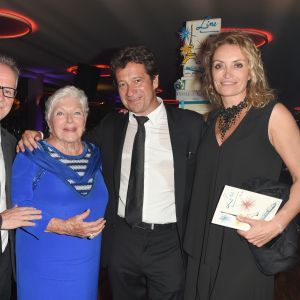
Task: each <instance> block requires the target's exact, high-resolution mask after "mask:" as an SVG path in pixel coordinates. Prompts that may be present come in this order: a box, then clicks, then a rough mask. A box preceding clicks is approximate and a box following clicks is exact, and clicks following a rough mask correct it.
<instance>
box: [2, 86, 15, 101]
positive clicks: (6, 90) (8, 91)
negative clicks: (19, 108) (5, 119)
mask: <svg viewBox="0 0 300 300" xmlns="http://www.w3.org/2000/svg"><path fill="white" fill-rule="evenodd" d="M0 89H1V90H2V94H3V96H4V97H7V98H15V97H16V95H17V90H16V89H13V88H10V87H6V86H0Z"/></svg>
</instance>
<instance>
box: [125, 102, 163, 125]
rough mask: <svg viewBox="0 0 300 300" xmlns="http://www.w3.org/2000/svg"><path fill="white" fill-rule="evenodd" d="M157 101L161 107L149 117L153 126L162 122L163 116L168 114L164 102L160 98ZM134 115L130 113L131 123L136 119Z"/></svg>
mask: <svg viewBox="0 0 300 300" xmlns="http://www.w3.org/2000/svg"><path fill="white" fill-rule="evenodd" d="M156 99H157V101H158V102H159V105H158V106H157V107H156V108H155V109H154V110H153V111H152V112H151V113H150V114H148V115H147V117H148V118H149V121H150V122H151V123H153V124H155V123H156V122H157V121H158V120H160V119H161V116H162V115H164V114H166V108H165V105H164V102H163V100H162V99H161V98H160V97H156ZM133 115H134V113H133V112H131V111H130V112H129V121H131V120H132V119H133V118H134V117H133Z"/></svg>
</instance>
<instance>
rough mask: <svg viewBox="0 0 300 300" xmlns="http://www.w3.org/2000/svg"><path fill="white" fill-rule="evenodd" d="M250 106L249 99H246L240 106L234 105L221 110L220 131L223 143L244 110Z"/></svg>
mask: <svg viewBox="0 0 300 300" xmlns="http://www.w3.org/2000/svg"><path fill="white" fill-rule="evenodd" d="M247 106H248V101H247V98H245V99H244V100H243V101H242V102H240V103H239V104H238V105H233V106H231V107H228V108H225V107H223V108H221V109H220V113H219V122H218V129H219V131H220V134H221V141H222V142H223V140H224V136H225V134H226V132H227V131H228V130H229V129H230V128H231V127H232V125H233V124H234V123H235V121H236V118H237V117H238V116H239V115H240V114H241V112H242V110H243V109H244V108H245V107H247Z"/></svg>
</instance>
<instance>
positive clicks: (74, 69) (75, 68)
mask: <svg viewBox="0 0 300 300" xmlns="http://www.w3.org/2000/svg"><path fill="white" fill-rule="evenodd" d="M93 66H94V67H96V68H98V69H100V70H103V71H104V72H103V73H100V75H99V77H110V76H111V74H110V73H109V70H110V66H109V65H104V64H96V65H93ZM105 71H107V72H105ZM67 72H69V73H72V74H74V75H77V72H78V66H71V67H69V68H68V69H67Z"/></svg>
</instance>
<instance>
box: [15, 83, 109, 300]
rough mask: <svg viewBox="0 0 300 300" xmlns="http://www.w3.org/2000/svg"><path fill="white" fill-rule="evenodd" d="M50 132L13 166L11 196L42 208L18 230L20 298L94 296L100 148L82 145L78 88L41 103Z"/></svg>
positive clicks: (86, 299) (100, 223) (83, 103)
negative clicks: (31, 221) (29, 224)
mask: <svg viewBox="0 0 300 300" xmlns="http://www.w3.org/2000/svg"><path fill="white" fill-rule="evenodd" d="M45 114H46V121H47V123H48V126H49V130H50V136H49V138H48V139H46V140H44V141H41V142H39V143H38V148H37V149H35V150H34V151H33V152H30V151H29V150H26V151H25V152H24V153H19V154H18V155H17V158H16V160H15V162H14V165H13V179H12V180H13V181H12V182H13V191H12V195H13V202H14V204H16V205H18V206H33V207H36V208H38V209H40V210H42V212H43V213H42V216H43V217H42V219H41V220H38V221H36V222H35V226H34V227H23V228H21V229H19V230H18V231H17V236H16V256H17V288H18V299H19V300H29V299H30V300H41V299H44V300H46V299H49V300H50V299H51V300H53V299H57V300H58V299H64V300H68V299H72V300H76V299H78V300H96V299H97V290H98V273H99V260H100V242H101V234H100V233H101V231H102V230H103V228H104V226H105V220H104V219H103V215H104V211H105V207H106V203H107V197H108V194H107V190H106V187H105V183H104V180H103V177H102V173H101V158H100V153H99V149H98V148H97V147H95V146H94V145H93V144H88V143H84V142H82V140H81V136H82V134H83V132H84V130H85V124H86V118H87V114H88V104H87V98H86V96H85V94H84V92H83V91H81V90H79V89H77V88H75V87H73V86H67V87H64V88H62V89H59V90H58V91H57V92H56V93H54V94H53V95H52V96H51V97H50V98H49V99H48V101H47V103H46V112H45Z"/></svg>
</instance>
